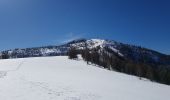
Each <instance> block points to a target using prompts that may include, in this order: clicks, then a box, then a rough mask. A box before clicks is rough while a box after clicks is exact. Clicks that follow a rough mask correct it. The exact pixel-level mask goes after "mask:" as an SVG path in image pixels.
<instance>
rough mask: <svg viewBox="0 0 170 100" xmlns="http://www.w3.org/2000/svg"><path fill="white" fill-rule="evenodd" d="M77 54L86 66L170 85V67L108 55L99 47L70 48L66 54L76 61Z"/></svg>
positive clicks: (113, 54)
mask: <svg viewBox="0 0 170 100" xmlns="http://www.w3.org/2000/svg"><path fill="white" fill-rule="evenodd" d="M103 49H107V48H103ZM77 54H81V55H82V58H83V60H85V61H86V62H87V64H95V65H99V66H102V67H104V68H106V69H108V70H114V71H118V72H122V73H126V74H129V75H135V76H138V77H139V78H140V79H141V78H147V79H150V80H151V81H155V82H159V83H163V84H167V85H170V66H166V65H157V64H146V63H143V62H135V61H133V60H130V59H125V58H123V57H121V56H120V55H119V54H118V53H113V52H112V53H109V52H108V51H107V50H102V49H101V48H100V47H97V48H94V49H88V48H85V49H83V50H76V48H71V49H70V50H69V52H68V56H69V58H70V59H77Z"/></svg>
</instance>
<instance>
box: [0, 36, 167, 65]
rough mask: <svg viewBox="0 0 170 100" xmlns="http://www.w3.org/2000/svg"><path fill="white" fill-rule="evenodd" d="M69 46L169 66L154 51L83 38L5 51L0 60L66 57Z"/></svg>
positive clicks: (164, 55) (162, 56)
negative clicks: (98, 48) (102, 51)
mask: <svg viewBox="0 0 170 100" xmlns="http://www.w3.org/2000/svg"><path fill="white" fill-rule="evenodd" d="M71 46H73V47H75V48H76V49H79V50H81V49H84V48H85V47H86V46H87V48H89V49H93V48H97V47H100V48H101V49H102V50H106V49H107V51H109V52H110V53H118V54H119V56H122V57H125V58H127V59H131V60H133V61H136V62H140V61H141V60H144V59H147V60H148V61H147V63H156V64H168V65H170V55H167V54H163V53H160V52H158V51H155V50H151V49H147V48H144V47H141V46H136V45H130V44H124V43H121V42H117V41H114V40H108V39H84V38H81V39H76V40H73V41H70V42H68V43H65V44H62V45H50V46H42V47H33V48H25V49H24V48H23V49H13V50H5V51H1V52H0V58H1V59H8V58H25V57H40V56H61V55H67V52H68V50H69V48H70V47H71Z"/></svg>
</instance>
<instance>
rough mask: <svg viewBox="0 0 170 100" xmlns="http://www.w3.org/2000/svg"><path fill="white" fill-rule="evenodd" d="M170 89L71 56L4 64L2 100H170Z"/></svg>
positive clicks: (1, 70)
mask: <svg viewBox="0 0 170 100" xmlns="http://www.w3.org/2000/svg"><path fill="white" fill-rule="evenodd" d="M169 93H170V86H168V85H164V84H158V83H155V82H151V81H149V80H147V79H142V80H139V78H138V77H135V76H130V75H126V74H122V73H119V72H115V71H109V70H106V69H101V68H98V67H95V66H93V65H87V64H86V63H85V62H84V61H83V60H81V59H79V61H77V60H70V59H68V57H67V56H57V57H35V58H21V59H7V60H1V61H0V100H169Z"/></svg>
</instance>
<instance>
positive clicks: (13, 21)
mask: <svg viewBox="0 0 170 100" xmlns="http://www.w3.org/2000/svg"><path fill="white" fill-rule="evenodd" d="M169 5H170V1H168V0H0V36H1V38H0V50H5V49H13V48H25V47H36V46H44V45H55V44H62V43H63V42H66V41H69V40H72V39H77V38H102V39H112V40H116V41H120V42H123V43H129V44H134V45H140V46H144V47H147V48H151V49H154V50H157V51H160V52H162V53H166V54H170V45H169V43H170V39H169V38H170V6H169Z"/></svg>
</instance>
